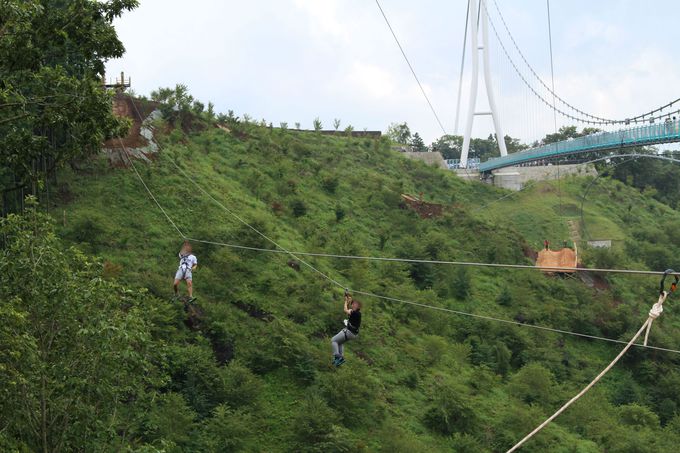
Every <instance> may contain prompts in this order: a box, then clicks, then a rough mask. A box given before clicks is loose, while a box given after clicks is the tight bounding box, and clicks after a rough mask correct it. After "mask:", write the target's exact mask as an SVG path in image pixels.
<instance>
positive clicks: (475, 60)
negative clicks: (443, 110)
mask: <svg viewBox="0 0 680 453" xmlns="http://www.w3.org/2000/svg"><path fill="white" fill-rule="evenodd" d="M478 7H479V8H481V10H480V11H479V22H478V21H477V14H478V13H477V8H478ZM468 20H469V21H470V25H471V27H470V34H471V36H470V51H471V52H470V54H471V55H472V78H471V79H470V101H469V105H468V114H467V126H466V127H465V134H464V135H463V149H462V150H461V153H460V167H461V168H467V163H468V152H469V151H470V138H471V137H470V136H471V135H472V123H473V122H474V120H475V116H480V115H491V118H492V119H493V125H494V128H495V129H496V140H497V141H498V147H499V148H500V152H501V156H506V155H507V154H508V150H507V148H506V146H505V135H504V134H503V130H502V129H501V122H500V118H499V117H498V109H497V108H496V100H495V98H494V94H493V86H492V83H491V68H490V66H489V24H488V21H489V18H488V12H487V8H486V0H472V1H471V2H470V17H469V18H468ZM480 25H481V27H482V45H481V46H480V45H478V38H479V36H478V35H479V26H480ZM480 50H481V51H482V59H483V63H484V83H485V84H486V95H487V98H488V99H489V108H490V109H491V111H488V112H478V111H477V110H476V106H477V87H478V85H479V51H480Z"/></svg>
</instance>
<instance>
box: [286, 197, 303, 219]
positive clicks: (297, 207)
mask: <svg viewBox="0 0 680 453" xmlns="http://www.w3.org/2000/svg"><path fill="white" fill-rule="evenodd" d="M290 207H291V210H292V211H293V216H294V217H302V216H303V215H305V214H307V205H306V204H305V202H304V201H302V200H294V201H293V202H292V203H291V205H290Z"/></svg>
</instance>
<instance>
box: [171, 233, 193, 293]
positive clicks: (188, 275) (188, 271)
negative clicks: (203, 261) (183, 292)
mask: <svg viewBox="0 0 680 453" xmlns="http://www.w3.org/2000/svg"><path fill="white" fill-rule="evenodd" d="M196 266H198V259H197V258H196V255H194V254H193V251H192V248H191V244H190V243H189V241H188V240H185V241H184V244H182V248H181V249H180V251H179V268H178V269H177V272H175V282H174V283H173V289H174V291H175V297H179V282H181V281H182V280H184V281H185V282H187V292H188V293H189V302H193V301H194V300H195V298H194V296H193V294H194V285H193V276H192V273H193V271H194V270H195V269H196Z"/></svg>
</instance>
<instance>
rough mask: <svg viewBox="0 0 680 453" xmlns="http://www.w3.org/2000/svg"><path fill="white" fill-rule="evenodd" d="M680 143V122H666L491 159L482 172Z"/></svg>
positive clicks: (572, 140) (484, 164)
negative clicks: (575, 156)
mask: <svg viewBox="0 0 680 453" xmlns="http://www.w3.org/2000/svg"><path fill="white" fill-rule="evenodd" d="M678 141H680V120H678V121H666V122H663V123H658V124H649V125H647V126H638V127H634V128H631V129H624V130H620V131H616V132H599V133H597V134H592V135H586V136H584V137H578V138H574V139H570V140H564V141H561V142H556V143H550V144H548V145H544V146H539V147H538V148H532V149H528V150H526V151H520V152H517V153H512V154H508V155H507V156H505V157H496V158H494V159H489V160H487V161H486V162H482V163H481V164H480V165H479V171H480V172H488V171H491V170H496V169H498V168H503V167H510V166H512V165H518V164H521V163H524V162H531V161H535V160H541V159H551V158H553V157H558V156H563V155H567V154H576V153H585V152H589V151H606V150H610V149H618V148H629V147H633V146H647V145H657V144H661V143H671V142H678Z"/></svg>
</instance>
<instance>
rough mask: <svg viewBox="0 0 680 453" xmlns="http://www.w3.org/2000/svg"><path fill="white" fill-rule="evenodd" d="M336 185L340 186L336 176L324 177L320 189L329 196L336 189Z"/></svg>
mask: <svg viewBox="0 0 680 453" xmlns="http://www.w3.org/2000/svg"><path fill="white" fill-rule="evenodd" d="M338 184H340V179H339V178H338V177H337V176H326V177H325V178H323V180H322V181H321V187H322V188H323V190H325V191H326V192H328V193H329V194H334V193H335V190H336V189H337V188H338Z"/></svg>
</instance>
